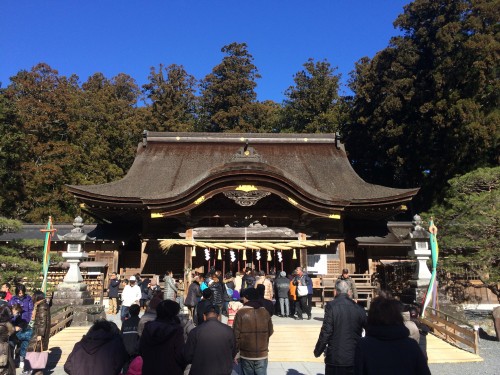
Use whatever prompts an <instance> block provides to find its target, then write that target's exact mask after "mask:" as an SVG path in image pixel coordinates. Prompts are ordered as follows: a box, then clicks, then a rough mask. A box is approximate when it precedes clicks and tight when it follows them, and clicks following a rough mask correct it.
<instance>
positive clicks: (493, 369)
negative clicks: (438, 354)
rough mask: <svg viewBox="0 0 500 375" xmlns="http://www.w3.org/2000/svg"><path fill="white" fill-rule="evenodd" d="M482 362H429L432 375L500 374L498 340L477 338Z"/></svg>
mask: <svg viewBox="0 0 500 375" xmlns="http://www.w3.org/2000/svg"><path fill="white" fill-rule="evenodd" d="M479 355H480V356H481V357H482V358H483V361H482V362H467V363H439V364H430V365H429V368H430V369H431V373H432V374H433V375H457V374H458V375H500V342H499V341H491V340H486V339H480V340H479Z"/></svg>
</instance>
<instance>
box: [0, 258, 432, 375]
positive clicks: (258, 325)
mask: <svg viewBox="0 0 500 375" xmlns="http://www.w3.org/2000/svg"><path fill="white" fill-rule="evenodd" d="M117 276H118V275H116V273H113V274H111V275H110V281H109V286H108V293H109V300H110V302H109V311H108V314H118V313H119V314H120V318H121V321H122V324H121V328H118V326H117V325H116V324H115V323H114V322H112V321H108V320H98V321H96V322H95V323H94V324H93V325H92V327H90V329H89V331H88V332H87V334H86V335H85V336H84V337H83V338H82V339H81V340H80V341H79V342H78V343H77V344H75V346H74V348H73V350H72V352H71V353H70V355H69V356H68V359H67V361H66V362H65V364H64V370H65V371H66V373H68V374H72V375H80V374H81V375H83V374H93V375H100V374H102V375H111V374H116V375H119V374H123V375H140V374H144V375H148V374H161V373H165V371H166V369H168V374H173V375H176V374H179V375H181V374H183V375H184V374H186V375H187V374H191V375H197V374H202V373H203V374H208V375H209V374H227V375H229V374H231V373H232V371H233V367H234V365H235V364H236V363H239V368H240V373H241V374H242V375H248V374H251V375H261V374H266V373H267V365H268V353H269V338H270V336H271V335H272V334H273V322H272V316H275V317H277V318H286V317H289V318H294V319H296V320H302V319H304V318H307V319H311V303H312V294H313V288H312V280H311V279H310V277H309V276H308V275H307V273H306V272H304V270H303V269H302V268H301V267H297V268H296V269H295V270H294V271H293V272H292V273H291V274H290V275H287V274H286V272H280V273H279V274H277V275H266V274H265V273H264V272H263V271H259V272H254V270H253V269H244V270H243V272H241V273H240V272H237V273H236V274H235V275H234V276H233V274H232V273H231V272H228V273H226V274H225V275H222V272H221V271H219V270H211V271H210V272H209V273H208V274H207V275H200V274H193V275H192V282H191V283H190V285H189V288H188V290H187V292H186V294H185V296H184V295H182V294H181V293H179V292H180V291H181V286H179V284H178V282H176V281H175V279H174V278H173V274H172V272H171V271H167V273H166V275H165V288H164V289H163V290H161V288H160V287H159V286H158V285H157V282H156V281H155V280H149V279H148V278H145V279H141V277H140V275H134V276H131V277H129V278H128V279H127V280H122V281H120V280H119V279H118V277H117ZM125 281H126V282H125ZM120 283H123V284H125V285H124V287H123V291H122V293H121V298H120V299H121V306H120V307H119V304H118V302H119V301H118V299H119V295H120V294H119V292H118V291H119V287H120ZM183 306H186V307H187V311H188V313H186V314H185V313H183V311H184V309H183ZM141 311H143V315H142V316H140V313H141ZM221 315H225V316H226V317H227V318H226V319H221ZM223 322H224V323H223ZM49 329H50V309H49V306H48V304H47V302H46V300H45V296H44V294H43V293H42V292H40V291H35V292H34V293H33V294H32V296H29V295H27V293H26V288H25V287H24V285H22V284H18V285H16V287H15V294H14V295H12V294H11V292H10V285H9V284H8V283H5V284H4V285H3V286H2V291H1V292H0V375H2V374H8V375H10V374H15V368H16V365H17V366H18V367H19V368H20V369H21V370H22V373H23V374H31V373H42V372H40V371H38V372H37V369H32V368H31V366H30V364H29V360H28V359H27V353H29V352H33V351H43V350H47V349H48V338H49ZM427 332H428V328H427V327H425V326H423V325H422V324H421V323H420V321H419V320H418V311H417V310H416V309H415V308H414V307H411V308H405V307H404V306H403V305H402V304H401V303H400V302H398V301H397V300H395V299H394V298H392V296H391V295H390V294H388V293H384V292H381V293H379V296H378V297H376V298H375V299H374V300H373V302H372V303H371V306H370V309H369V311H368V314H367V313H366V312H365V310H364V309H363V308H362V307H361V306H359V305H358V304H357V294H356V286H355V283H354V282H353V281H352V279H351V278H350V277H349V272H348V270H347V269H345V270H343V271H342V275H341V276H340V277H339V279H338V280H337V282H336V285H335V298H334V299H333V300H332V301H331V302H329V303H327V304H326V306H325V315H324V320H323V325H322V328H321V332H320V335H319V337H318V341H317V343H316V346H315V349H314V355H315V356H316V357H319V356H321V355H324V357H325V375H333V374H380V373H384V374H400V373H407V374H430V371H429V368H428V366H427V356H426V348H425V335H426V334H427ZM5 342H6V343H8V346H7V347H6V348H7V349H5V350H4V346H2V343H5ZM4 352H6V353H5V354H6V357H5V358H7V361H6V362H5V363H3V362H2V359H3V357H2V355H3V354H4ZM2 366H3V367H2ZM38 370H40V369H38Z"/></svg>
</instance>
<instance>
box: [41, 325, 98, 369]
mask: <svg viewBox="0 0 500 375" xmlns="http://www.w3.org/2000/svg"><path fill="white" fill-rule="evenodd" d="M89 328H90V327H67V328H64V329H63V330H62V331H60V332H58V333H56V334H55V335H54V336H52V337H51V338H50V341H49V349H50V354H49V361H48V364H49V366H50V367H55V366H57V367H63V366H64V363H66V360H67V359H68V355H69V353H71V351H72V350H73V347H74V346H75V344H76V343H77V342H78V341H80V340H81V338H82V336H83V335H85V334H86V333H87V332H88V330H89Z"/></svg>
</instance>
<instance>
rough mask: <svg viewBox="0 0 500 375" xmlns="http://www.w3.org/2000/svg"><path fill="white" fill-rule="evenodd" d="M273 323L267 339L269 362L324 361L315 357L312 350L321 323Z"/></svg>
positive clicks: (322, 358)
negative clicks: (271, 331)
mask: <svg viewBox="0 0 500 375" xmlns="http://www.w3.org/2000/svg"><path fill="white" fill-rule="evenodd" d="M294 323H295V324H293V323H291V324H283V325H282V324H275V325H274V333H273V335H272V336H271V338H270V340H269V361H270V362H321V363H323V362H324V357H319V358H315V357H314V354H313V351H314V346H315V345H316V341H317V340H318V336H319V331H320V329H321V324H307V323H310V322H306V323H304V324H302V323H300V322H299V321H296V322H294Z"/></svg>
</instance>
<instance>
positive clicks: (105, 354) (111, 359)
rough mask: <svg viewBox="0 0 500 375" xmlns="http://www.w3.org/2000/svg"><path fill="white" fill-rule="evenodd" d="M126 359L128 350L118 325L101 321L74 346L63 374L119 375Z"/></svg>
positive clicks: (95, 323) (96, 322) (97, 321)
mask: <svg viewBox="0 0 500 375" xmlns="http://www.w3.org/2000/svg"><path fill="white" fill-rule="evenodd" d="M127 360H128V354H127V350H126V349H125V346H124V345H123V341H122V338H121V337H120V330H119V329H118V327H117V326H116V324H115V323H113V322H110V321H108V320H104V319H99V320H96V321H95V322H94V324H93V325H92V327H90V329H89V331H88V332H87V334H86V335H85V336H83V338H82V339H81V340H80V341H79V342H77V343H76V344H75V346H74V347H73V350H72V351H71V353H70V355H69V356H68V359H67V360H66V363H65V364H64V371H66V373H67V374H70V375H89V374H92V375H118V374H120V373H121V370H122V367H123V365H124V364H125V362H126V361H127Z"/></svg>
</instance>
